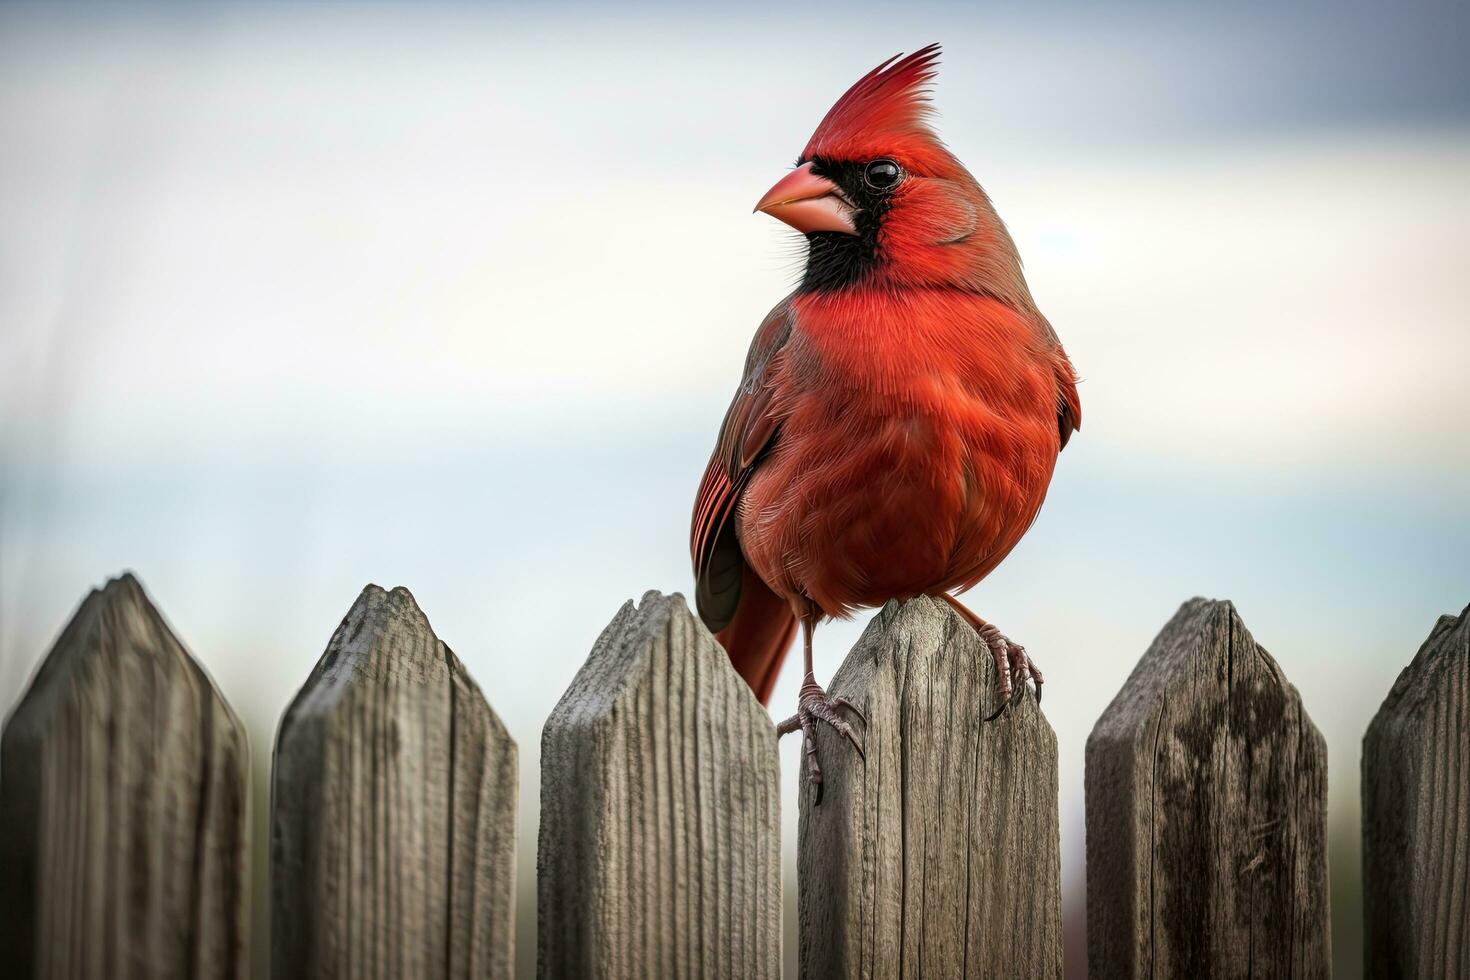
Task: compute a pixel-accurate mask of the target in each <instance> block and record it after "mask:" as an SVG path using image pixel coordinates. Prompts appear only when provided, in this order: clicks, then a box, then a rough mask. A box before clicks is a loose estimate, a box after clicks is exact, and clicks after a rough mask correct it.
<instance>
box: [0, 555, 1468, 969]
mask: <svg viewBox="0 0 1470 980" xmlns="http://www.w3.org/2000/svg"><path fill="white" fill-rule="evenodd" d="M989 664H990V659H989V657H988V656H987V655H986V654H985V653H984V651H983V650H982V649H981V647H980V645H979V643H978V641H977V638H976V637H975V635H974V633H973V631H971V630H970V628H969V627H968V626H966V625H965V624H964V623H963V622H962V621H961V620H959V618H958V617H957V616H956V615H955V614H954V612H953V611H952V610H951V609H949V607H948V606H945V605H944V604H941V603H937V602H934V601H931V600H927V599H918V600H913V601H911V602H908V603H903V604H899V603H890V604H889V605H888V606H887V607H885V608H884V609H883V610H882V611H881V612H879V613H878V615H877V616H876V617H875V618H874V619H873V621H872V623H871V625H870V626H869V627H868V630H867V632H866V633H865V634H864V635H863V637H862V639H861V641H860V642H859V643H858V645H857V646H856V647H855V648H854V650H853V651H852V653H851V655H850V656H849V657H848V658H847V661H846V662H845V663H844V664H843V666H842V667H841V668H840V669H839V671H838V672H837V674H836V676H835V677H834V678H833V682H832V685H831V689H832V692H833V693H835V694H841V695H843V696H845V697H846V698H848V700H850V701H851V702H853V703H854V704H856V705H857V706H858V707H859V708H860V709H861V710H862V712H863V714H864V715H865V716H866V719H867V722H866V726H865V728H863V729H862V735H863V738H864V744H865V750H866V751H865V754H864V755H861V756H860V755H858V754H857V753H854V752H852V751H850V750H849V751H844V750H843V746H842V745H840V744H838V743H837V742H836V741H835V739H834V737H833V736H832V735H831V734H830V733H827V732H825V731H824V732H822V733H821V734H819V736H818V737H819V741H820V743H821V744H820V748H821V750H822V751H823V759H824V762H825V765H826V767H827V783H828V786H827V791H826V797H825V799H824V800H823V801H822V803H821V805H820V806H813V805H812V804H813V802H814V801H813V800H812V799H811V798H810V794H809V793H808V792H807V789H806V787H803V789H802V800H801V807H802V809H801V814H800V838H799V842H798V845H799V860H798V865H799V868H798V880H799V915H800V962H801V975H802V976H803V977H812V978H817V977H865V978H877V980H883V978H888V977H897V976H910V975H912V976H937V977H945V976H976V977H1057V976H1060V975H1061V972H1062V961H1061V911H1060V910H1061V900H1060V859H1059V846H1058V817H1057V754H1056V739H1055V736H1054V735H1053V733H1052V730H1051V728H1050V726H1049V725H1048V724H1047V722H1046V719H1045V717H1044V716H1043V715H1042V713H1041V711H1040V709H1039V707H1038V706H1037V705H1036V704H1035V702H1034V701H1033V700H1031V699H1030V698H1029V696H1028V697H1027V698H1025V699H1024V700H1023V701H1022V702H1021V703H1020V704H1019V705H1018V706H1017V707H1016V709H1015V710H1013V711H1011V712H1008V713H1007V714H1006V715H1004V716H1002V719H1001V720H999V721H996V722H993V723H986V722H985V721H984V720H983V716H984V713H985V706H987V705H989V704H991V703H993V701H994V697H995V694H994V691H993V690H992V685H993V678H992V672H991V668H990V666H989ZM516 767H517V762H516V746H515V743H514V742H513V741H512V740H511V739H510V737H509V736H508V735H507V733H506V731H505V729H504V727H503V726H502V725H501V723H500V721H499V719H498V718H497V717H496V715H495V713H494V711H493V710H492V709H491V707H490V705H489V704H488V703H487V702H486V700H485V697H484V696H483V694H482V693H481V691H480V689H479V688H478V687H477V686H476V684H475V682H474V680H472V679H471V678H470V676H469V675H468V673H467V672H466V670H465V668H464V665H463V664H461V663H460V661H459V660H458V659H457V658H456V657H455V655H454V653H453V652H452V651H450V649H449V648H448V647H447V646H445V645H444V643H443V642H441V641H440V640H439V639H438V638H437V637H436V636H435V635H434V633H433V631H432V629H431V628H430V626H429V623H428V621H427V619H426V618H425V617H424V614H423V613H422V612H421V611H420V610H419V608H418V606H417V604H416V603H415V602H414V599H413V597H412V596H411V595H410V594H409V593H408V592H407V591H406V590H404V589H394V590H393V591H392V592H384V591H383V590H381V589H379V588H377V587H376V586H369V587H368V588H367V589H366V590H365V591H364V592H363V593H362V595H361V596H360V597H359V599H358V600H357V602H356V604H355V605H354V606H353V607H352V609H351V611H350V612H349V613H348V614H347V617H346V618H345V619H344V620H343V621H342V625H341V626H340V627H339V628H338V629H337V631H336V633H335V634H334V635H333V636H332V638H331V641H330V643H329V644H328V646H327V649H326V652H325V653H324V654H323V655H322V657H321V659H320V661H319V662H318V663H317V665H316V668H315V669H314V670H313V671H312V673H311V676H310V677H308V678H307V679H306V681H305V684H304V685H303V686H302V688H301V691H300V692H299V693H298V694H297V696H296V698H295V699H294V700H293V701H292V703H291V705H290V706H289V707H288V708H287V710H286V712H285V714H284V716H283V717H282V720H281V725H280V729H279V731H278V733H277V737H276V745H275V754H274V764H273V773H272V799H271V807H270V814H271V816H270V820H271V826H270V869H271V886H270V887H271V937H272V950H271V962H270V972H271V975H273V976H280V977H297V976H302V977H304V976H328V977H351V978H356V977H394V978H399V977H402V978H419V977H496V978H500V977H509V976H510V975H511V971H512V962H513V949H512V935H513V930H512V926H513V921H512V920H513V915H514V909H513V907H512V899H513V895H514V887H513V886H514V851H515V837H516V834H515V814H516V802H517V801H516V795H517V768H516ZM1362 767H1363V814H1364V820H1363V849H1364V878H1365V880H1364V891H1365V894H1366V896H1367V907H1366V916H1365V935H1366V939H1365V963H1366V966H1367V972H1368V975H1369V976H1373V977H1397V976H1435V977H1455V976H1460V977H1464V976H1470V894H1467V890H1470V609H1467V610H1466V612H1465V613H1464V614H1462V615H1461V616H1460V617H1459V618H1453V617H1445V618H1443V619H1442V620H1441V621H1440V622H1439V624H1438V625H1437V626H1436V627H1435V629H1434V631H1433V632H1432V633H1431V634H1430V637H1429V639H1428V641H1427V642H1426V643H1425V644H1424V646H1423V648H1422V649H1421V650H1420V651H1419V654H1418V655H1417V656H1416V657H1415V658H1414V660H1413V662H1412V663H1411V664H1410V665H1409V666H1408V667H1406V668H1405V669H1404V672H1403V674H1402V675H1401V676H1400V677H1399V679H1398V681H1397V682H1396V683H1395V684H1394V686H1393V689H1392V691H1391V692H1389V694H1388V698H1387V700H1386V701H1385V702H1384V704H1383V707H1382V709H1381V710H1380V711H1379V713H1378V716H1377V717H1376V718H1375V719H1374V721H1373V723H1372V725H1371V726H1370V728H1369V730H1368V733H1367V737H1366V738H1365V739H1364V752H1363V757H1362ZM1086 770H1087V771H1086V805H1087V918H1088V921H1087V927H1088V966H1089V972H1090V973H1091V974H1092V975H1093V976H1098V977H1139V976H1145V975H1146V976H1158V977H1186V976H1187V977H1207V976H1248V975H1256V974H1260V975H1263V976H1283V977H1326V976H1328V975H1329V974H1330V964H1329V961H1328V950H1329V946H1330V943H1329V925H1328V908H1327V870H1326V846H1325V840H1324V838H1325V833H1326V785H1327V758H1326V751H1325V748H1324V744H1323V741H1322V737H1321V735H1320V734H1319V733H1318V732H1317V730H1316V728H1315V727H1314V726H1313V725H1312V723H1311V721H1310V719H1309V718H1308V717H1307V713H1306V711H1305V710H1304V709H1303V707H1302V703H1301V699H1300V697H1299V696H1298V694H1297V692H1296V690H1295V688H1293V687H1292V686H1291V684H1290V683H1289V682H1288V681H1287V679H1286V677H1285V675H1284V673H1283V671H1282V669H1281V667H1280V666H1279V665H1278V664H1277V662H1276V661H1275V660H1274V659H1272V657H1271V656H1270V655H1269V654H1268V653H1266V651H1265V650H1264V649H1262V648H1261V647H1260V646H1259V645H1258V644H1257V643H1256V642H1255V640H1254V639H1253V638H1252V637H1251V635H1250V633H1249V632H1248V631H1247V630H1246V628H1245V626H1244V624H1243V623H1242V622H1241V620H1240V617H1239V615H1238V614H1237V613H1236V611H1235V609H1234V608H1233V606H1231V604H1230V603H1228V602H1215V601H1207V600H1203V599H1195V600H1192V601H1190V602H1188V603H1185V605H1184V606H1183V607H1182V608H1181V609H1180V611H1179V613H1178V614H1177V615H1176V616H1175V617H1174V618H1173V619H1172V620H1171V621H1170V622H1169V623H1168V624H1167V625H1166V626H1165V628H1164V630H1163V632H1162V633H1160V634H1159V637H1158V638H1157V639H1156V640H1155V641H1154V643H1153V645H1152V646H1151V647H1150V648H1149V650H1148V651H1147V652H1146V653H1145V654H1144V656H1143V659H1142V660H1140V661H1139V663H1138V666H1137V668H1136V669H1135V670H1134V672H1133V674H1132V676H1130V677H1129V679H1128V681H1127V683H1126V684H1124V686H1123V688H1122V689H1121V690H1120V691H1119V693H1118V695H1117V696H1116V697H1115V698H1114V700H1113V702H1112V704H1111V705H1110V706H1109V707H1108V709H1107V710H1106V712H1104V714H1103V716H1102V718H1101V719H1100V720H1099V721H1098V722H1097V725H1096V727H1095V728H1094V730H1093V733H1092V736H1091V738H1090V739H1089V741H1088V746H1087V765H1086ZM246 772H247V764H246V738H245V733H244V730H243V728H242V726H241V725H240V722H239V720H238V719H237V718H236V717H235V715H234V713H233V712H232V711H231V710H230V708H229V705H228V704H227V703H226V701H225V699H224V698H223V696H222V695H221V694H220V692H219V691H218V690H217V689H216V688H215V687H214V685H213V684H212V682H211V681H210V680H209V678H208V676H207V675H206V674H205V672H204V671H203V670H202V669H201V668H200V666H199V664H198V663H197V662H196V661H195V660H194V659H193V657H191V656H190V654H189V653H188V652H187V651H186V650H185V648H184V647H183V646H182V644H180V642H179V641H178V640H177V639H176V638H175V637H174V635H173V634H172V632H170V630H169V629H168V627H167V626H166V625H165V623H164V621H163V618H162V617H161V616H160V615H159V613H158V612H157V610H156V609H155V608H154V607H153V606H152V604H151V603H150V602H149V600H148V598H147V596H146V595H145V594H144V592H143V590H142V588H141V586H139V584H138V582H137V581H136V580H135V579H133V578H132V577H131V576H123V577H122V578H120V579H117V580H114V581H112V582H110V583H108V585H107V586H106V587H105V588H103V589H101V590H100V591H97V592H93V593H92V594H91V595H90V596H89V597H88V598H87V599H86V601H85V602H83V603H82V606H81V608H80V609H79V610H78V611H77V613H76V615H75V616H74V617H73V619H72V622H71V624H70V625H69V626H67V628H66V629H65V630H64V631H63V632H62V634H61V637H60V639H58V640H57V642H56V644H55V646H54V647H53V649H52V650H51V652H50V653H49V654H48V656H47V657H46V658H45V660H44V662H43V663H42V665H41V667H40V669H39V670H38V672H37V674H36V676H35V679H34V680H33V682H32V683H31V686H30V689H29V690H28V691H27V693H26V694H25V696H24V698H23V699H22V700H21V702H20V704H19V705H18V706H17V707H16V709H15V710H14V712H13V713H12V714H11V716H10V717H9V719H8V720H7V722H6V724H5V729H4V735H3V741H0V965H3V966H0V970H3V973H4V975H5V976H7V977H98V978H101V977H109V978H111V977H122V978H128V977H186V976H187V977H195V976H198V977H240V976H244V975H245V974H246V972H247V963H246V958H247V947H248V945H249V944H248V942H247V941H246V936H247V934H248V928H249V924H248V922H247V919H246V909H247V907H248V904H249V901H248V891H249V877H248V874H247V858H246V843H247V837H248V834H247V816H248V807H247V798H246V797H247V794H246ZM779 786H780V773H779V767H778V761H777V752H776V738H775V731H774V729H773V727H772V724H771V720H770V717H769V716H768V715H767V713H766V712H765V710H764V709H762V708H761V707H760V705H759V704H757V703H756V702H755V700H754V698H753V697H751V695H750V692H749V691H748V690H747V689H746V688H745V687H744V685H743V683H742V682H741V681H740V680H739V679H738V678H737V677H736V676H735V674H734V673H733V671H732V670H731V669H730V666H729V664H728V662H727V661H726V659H725V657H724V656H723V654H722V652H721V651H720V649H719V648H718V646H717V645H716V644H715V642H714V640H713V638H712V637H711V636H710V635H709V633H708V632H707V631H706V630H705V629H704V627H703V626H702V625H700V624H699V622H698V621H697V619H695V617H693V616H692V615H691V614H690V612H689V610H688V608H687V606H686V604H685V602H684V600H683V599H682V597H680V596H677V595H675V596H662V595H659V594H658V593H652V592H651V593H649V594H647V595H645V596H644V597H643V600H642V601H641V602H640V603H639V604H638V605H637V606H634V605H633V604H632V603H629V604H628V605H627V606H625V607H624V608H623V609H622V610H621V611H620V612H619V613H618V614H617V616H616V617H615V618H614V619H613V621H612V623H611V625H609V626H608V628H607V630H606V631H604V633H603V635H602V636H601V637H600V638H599V639H598V641H597V643H596V645H595V646H594V648H593V650H592V653H591V655H590V656H589V657H588V659H587V662H586V664H585V665H584V667H583V668H582V670H581V671H580V672H579V673H578V674H577V676H576V678H575V680H574V681H573V682H572V685H571V686H570V688H568V690H567V691H566V693H565V694H564V696H563V697H562V699H561V701H560V703H559V704H558V705H557V706H556V709H555V710H554V711H553V713H552V715H551V717H550V718H549V719H548V721H547V723H546V726H545V730H544V733H543V742H542V765H541V827H540V839H539V849H538V875H537V878H538V881H537V885H538V930H539V940H538V949H537V962H538V974H539V976H541V977H547V978H563V977H568V978H571V977H605V978H625V977H626V978H645V977H654V978H657V977H692V976H701V977H703V976H709V977H732V978H733V977H739V978H744V977H757V978H759V977H772V978H774V977H777V976H779V974H780V964H781V886H780V881H781V874H780V870H781V869H780V857H779V856H780V849H779V840H778V835H779V827H778V824H779Z"/></svg>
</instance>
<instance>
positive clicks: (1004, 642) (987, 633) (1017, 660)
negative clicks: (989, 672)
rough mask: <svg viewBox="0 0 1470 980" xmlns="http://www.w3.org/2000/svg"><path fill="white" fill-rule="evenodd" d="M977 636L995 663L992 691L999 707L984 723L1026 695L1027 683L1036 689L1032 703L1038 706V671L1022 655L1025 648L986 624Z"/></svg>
mask: <svg viewBox="0 0 1470 980" xmlns="http://www.w3.org/2000/svg"><path fill="white" fill-rule="evenodd" d="M979 633H980V639H981V641H982V642H984V644H985V646H986V649H988V650H989V651H990V657H991V659H992V660H994V661H995V681H996V691H997V693H998V694H999V695H1000V707H999V708H996V709H995V712H994V713H993V714H991V715H990V716H989V717H987V718H986V719H985V720H986V721H994V720H995V719H997V718H999V717H1000V716H1001V715H1003V714H1005V710H1006V709H1007V708H1009V707H1010V706H1011V705H1013V704H1015V703H1016V702H1017V701H1019V700H1020V699H1021V697H1022V696H1023V695H1024V694H1025V693H1026V681H1028V680H1030V681H1031V682H1033V683H1034V684H1035V685H1036V703H1037V704H1038V705H1039V704H1041V685H1042V683H1043V679H1042V676H1041V671H1040V670H1038V669H1037V668H1036V664H1035V663H1034V662H1033V661H1032V660H1031V658H1030V657H1029V656H1027V655H1026V648H1025V647H1023V646H1021V644H1019V643H1016V642H1015V641H1013V640H1011V639H1010V638H1008V637H1007V636H1006V635H1005V634H1004V633H1002V632H1001V631H1000V630H998V629H996V628H995V627H994V626H992V625H990V624H989V623H985V624H984V625H983V626H981V627H980V629H979Z"/></svg>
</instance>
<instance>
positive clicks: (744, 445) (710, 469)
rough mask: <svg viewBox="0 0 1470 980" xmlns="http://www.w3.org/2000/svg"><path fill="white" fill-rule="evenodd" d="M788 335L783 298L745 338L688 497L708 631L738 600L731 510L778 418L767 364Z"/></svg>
mask: <svg viewBox="0 0 1470 980" xmlns="http://www.w3.org/2000/svg"><path fill="white" fill-rule="evenodd" d="M790 336H791V312H790V308H789V306H788V304H787V303H784V302H783V303H781V305H779V306H777V307H776V308H775V309H774V310H772V311H771V312H770V314H769V315H767V317H766V319H765V321H764V322H763V323H761V326H760V329H759V330H757V331H756V334H755V339H754V340H753V341H751V344H750V354H749V355H748V356H747V357H746V359H745V376H744V377H743V378H742V379H741V381H740V388H739V389H738V390H737V391H736V392H735V397H734V399H733V400H731V402H730V408H729V410H728V411H726V412H725V421H724V424H723V425H721V426H720V438H719V441H718V442H717V443H716V444H715V450H714V452H713V453H712V454H710V459H709V465H708V466H707V467H705V471H704V479H703V480H702V481H701V482H700V484H699V496H698V497H697V498H696V499H695V502H694V519H693V521H692V523H691V526H690V529H689V552H690V557H691V558H693V560H694V579H695V588H694V602H695V605H696V606H697V607H698V609H699V615H700V618H701V619H703V620H704V622H705V625H706V626H708V627H709V628H710V629H711V630H715V631H718V630H721V629H724V628H725V626H727V625H728V624H729V623H730V620H731V619H733V618H734V616H735V608H736V606H738V605H739V603H740V585H741V579H742V577H743V575H744V571H745V556H744V555H743V554H742V553H741V551H740V542H739V540H738V539H737V538H736V536H735V521H734V516H735V509H736V506H737V504H738V503H739V502H740V494H741V492H742V491H743V490H744V489H745V484H746V482H747V481H748V480H749V479H750V474H751V472H752V471H753V470H754V469H755V466H756V464H757V463H758V462H759V461H760V458H761V456H762V454H764V453H765V452H766V451H767V450H768V449H770V447H771V445H772V444H773V443H774V442H775V440H776V435H777V429H778V428H779V427H780V419H779V418H777V417H776V415H775V414H773V413H772V411H771V401H772V398H773V396H774V394H775V389H774V388H773V387H772V385H771V375H772V373H773V366H772V365H773V362H774V361H775V360H776V358H777V357H778V356H779V355H780V353H781V350H782V348H783V347H784V346H785V344H786V341H787V338H789V337H790Z"/></svg>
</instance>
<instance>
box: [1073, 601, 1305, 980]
mask: <svg viewBox="0 0 1470 980" xmlns="http://www.w3.org/2000/svg"><path fill="white" fill-rule="evenodd" d="M1086 769H1087V772H1086V781H1087V786H1086V793H1087V945H1088V967H1089V972H1090V973H1091V975H1093V976H1105V977H1244V976H1254V975H1261V976H1276V977H1313V978H1315V977H1327V976H1330V974H1331V964H1330V946H1331V944H1330V941H1329V926H1328V905H1327V858H1326V842H1325V838H1326V827H1327V747H1326V743H1325V742H1324V740H1323V738H1322V735H1321V733H1320V732H1318V731H1317V728H1316V726H1315V725H1313V724H1312V722H1311V719H1310V718H1308V717H1307V713H1306V711H1305V710H1304V709H1303V708H1302V703H1301V698H1300V696H1299V695H1298V694H1297V691H1296V688H1294V687H1292V685H1291V684H1290V683H1289V682H1288V681H1287V680H1286V677H1285V675H1284V674H1283V673H1282V671H1281V668H1280V666H1279V665H1277V663H1276V661H1275V660H1273V659H1272V658H1271V655H1270V654H1269V653H1267V652H1266V650H1265V649H1264V648H1263V647H1261V646H1260V645H1259V644H1257V643H1256V641H1255V640H1254V638H1252V636H1251V634H1250V632H1249V631H1248V630H1247V629H1246V628H1245V624H1244V623H1242V622H1241V619H1240V616H1239V614H1237V613H1236V611H1235V607H1234V606H1233V605H1232V604H1231V603H1229V602H1222V601H1215V600H1208V599H1192V600H1190V601H1189V602H1186V603H1185V604H1184V605H1183V606H1182V607H1181V608H1180V610H1179V612H1178V613H1176V614H1175V616H1174V618H1173V619H1171V620H1170V621H1169V623H1168V625H1166V626H1165V627H1164V629H1163V631H1162V632H1161V633H1160V634H1159V635H1158V637H1157V638H1156V639H1155V640H1154V642H1153V644H1152V645H1151V646H1150V647H1149V649H1148V652H1147V653H1145V654H1144V656H1143V659H1142V660H1140V661H1139V663H1138V666H1137V667H1136V668H1135V669H1134V671H1133V673H1132V675H1130V676H1129V678H1128V681H1127V682H1126V683H1125V684H1124V685H1123V688H1122V690H1121V691H1119V693H1118V695H1117V697H1115V698H1114V699H1113V702H1112V704H1110V705H1109V706H1108V708H1107V710H1106V711H1105V712H1103V716H1102V718H1101V719H1099V720H1098V723H1097V725H1096V727H1094V728H1093V730H1092V734H1091V736H1089V738H1088V740H1087V766H1086Z"/></svg>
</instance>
